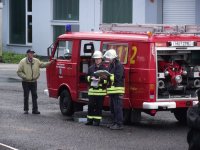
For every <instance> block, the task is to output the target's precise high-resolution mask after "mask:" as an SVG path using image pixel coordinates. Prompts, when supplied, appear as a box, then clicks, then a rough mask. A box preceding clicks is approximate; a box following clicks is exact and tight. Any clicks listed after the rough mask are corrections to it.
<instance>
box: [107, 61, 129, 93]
mask: <svg viewBox="0 0 200 150" xmlns="http://www.w3.org/2000/svg"><path fill="white" fill-rule="evenodd" d="M109 72H110V73H111V74H112V75H111V76H110V78H109V84H108V86H107V94H124V93H125V88H124V67H123V65H122V64H121V63H120V62H119V60H117V59H115V60H113V62H112V63H111V64H110V66H109Z"/></svg>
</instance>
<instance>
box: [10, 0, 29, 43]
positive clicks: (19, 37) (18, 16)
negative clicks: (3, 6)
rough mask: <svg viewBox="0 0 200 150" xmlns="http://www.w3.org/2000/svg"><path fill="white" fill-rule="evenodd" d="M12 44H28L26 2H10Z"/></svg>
mask: <svg viewBox="0 0 200 150" xmlns="http://www.w3.org/2000/svg"><path fill="white" fill-rule="evenodd" d="M9 9H10V43H11V44H25V43H26V30H25V27H26V20H25V12H26V11H25V9H26V6H25V0H17V1H16V0H10V8H9Z"/></svg>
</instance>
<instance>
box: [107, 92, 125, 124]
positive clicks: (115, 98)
mask: <svg viewBox="0 0 200 150" xmlns="http://www.w3.org/2000/svg"><path fill="white" fill-rule="evenodd" d="M110 110H111V113H112V115H113V123H114V124H118V125H122V124H123V104H122V99H121V98H120V95H119V94H112V95H110Z"/></svg>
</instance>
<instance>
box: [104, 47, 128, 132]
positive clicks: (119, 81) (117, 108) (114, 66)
mask: <svg viewBox="0 0 200 150" xmlns="http://www.w3.org/2000/svg"><path fill="white" fill-rule="evenodd" d="M104 58H105V59H106V61H107V62H108V63H109V67H108V71H109V73H111V76H109V78H108V85H107V94H108V95H109V96H110V109H111V113H112V115H113V119H114V120H113V124H112V125H111V126H109V128H110V129H112V130H121V129H123V126H122V124H123V103H122V98H121V97H122V95H123V94H124V67H123V65H122V64H121V63H120V61H119V59H118V56H117V53H116V51H115V50H114V49H110V50H108V51H106V52H105V54H104Z"/></svg>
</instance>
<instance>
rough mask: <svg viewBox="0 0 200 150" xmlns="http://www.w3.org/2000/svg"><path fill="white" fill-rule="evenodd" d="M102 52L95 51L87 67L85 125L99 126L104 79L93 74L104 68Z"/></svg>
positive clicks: (104, 91)
mask: <svg viewBox="0 0 200 150" xmlns="http://www.w3.org/2000/svg"><path fill="white" fill-rule="evenodd" d="M102 57H103V55H102V53H101V52H100V51H95V52H94V54H93V56H92V58H93V59H94V61H95V63H94V64H93V65H92V66H90V67H89V70H88V76H87V80H88V82H89V83H90V87H89V90H88V96H89V103H88V115H87V123H86V125H94V126H99V124H100V121H101V119H102V107H103V100H104V96H105V95H106V83H107V82H106V79H104V77H99V76H97V75H95V74H94V72H95V71H97V70H106V67H105V66H104V65H103V63H102Z"/></svg>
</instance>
